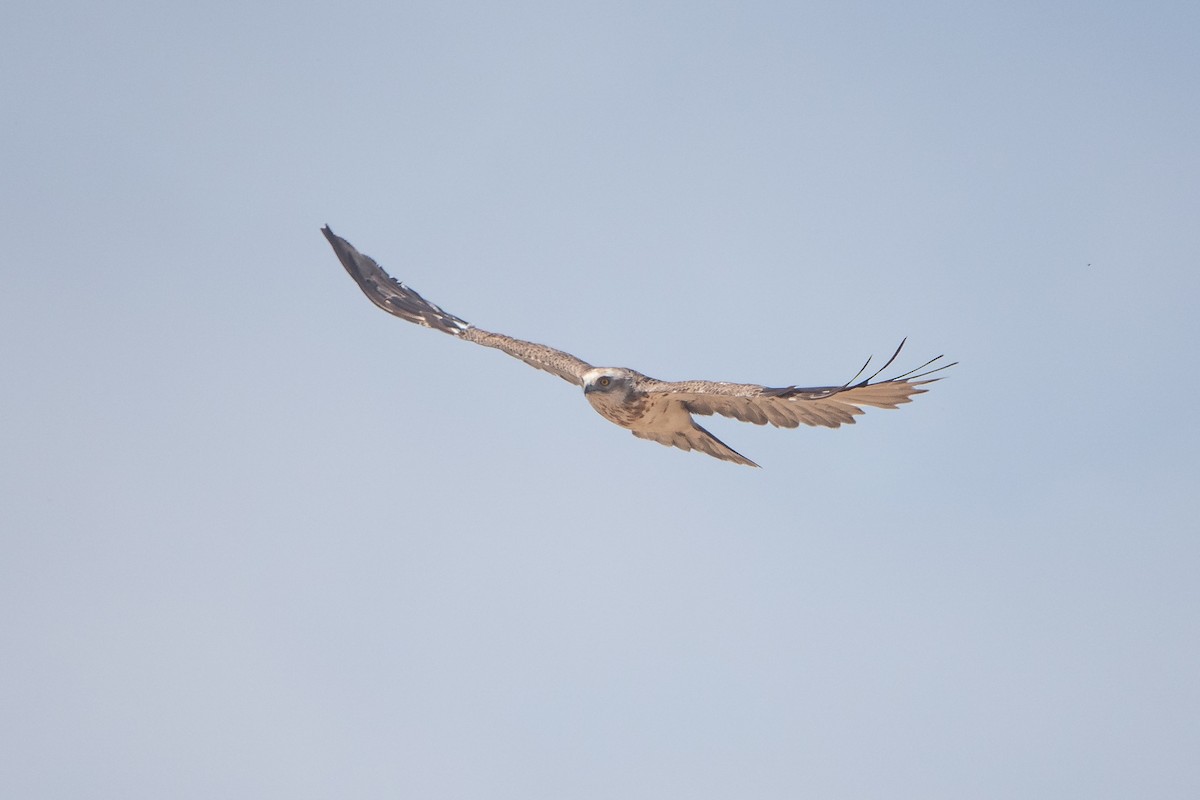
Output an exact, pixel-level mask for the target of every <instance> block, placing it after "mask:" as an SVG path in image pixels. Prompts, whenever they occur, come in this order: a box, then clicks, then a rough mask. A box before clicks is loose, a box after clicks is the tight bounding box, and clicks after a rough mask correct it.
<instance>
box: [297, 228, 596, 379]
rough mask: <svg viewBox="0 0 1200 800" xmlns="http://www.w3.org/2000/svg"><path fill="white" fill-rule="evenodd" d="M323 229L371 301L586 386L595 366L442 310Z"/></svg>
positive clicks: (399, 314)
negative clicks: (586, 376) (586, 380)
mask: <svg viewBox="0 0 1200 800" xmlns="http://www.w3.org/2000/svg"><path fill="white" fill-rule="evenodd" d="M321 232H322V233H323V234H325V238H326V239H328V240H329V244H330V245H332V246H333V252H335V253H337V257H338V259H339V260H340V261H341V262H342V266H343V267H345V268H346V272H348V273H350V277H351V278H353V279H354V282H355V283H357V284H358V288H360V289H362V290H363V294H365V295H366V296H367V297H368V298H369V299H370V301H371V302H372V303H374V304H375V305H377V306H379V307H380V308H382V309H383V310H384V311H386V312H388V313H389V314H394V315H396V316H397V317H400V319H403V320H408V321H409V322H413V323H416V324H417V325H422V326H424V327H426V328H433V329H434V330H438V331H441V332H442V333H448V334H450V335H451V336H457V337H459V338H460V339H465V340H467V341H468V342H474V343H475V344H481V345H483V346H484V347H495V348H496V349H497V350H502V351H504V352H505V353H508V354H509V355H510V356H513V357H514V358H519V359H521V360H522V361H524V362H525V363H526V364H528V365H529V366H531V367H537V368H538V369H543V370H545V371H546V372H550V373H552V374H554V375H557V376H558V377H560V378H562V379H563V380H565V381H570V382H571V383H574V384H575V385H577V386H582V385H583V373H585V372H587V371H588V370H589V369H591V368H592V365H591V364H588V363H587V362H585V361H581V360H580V359H578V358H576V357H575V356H573V355H571V354H570V353H564V352H563V351H562V350H555V349H554V348H553V347H547V346H546V345H544V344H536V343H534V342H526V341H523V340H521V339H514V338H512V337H511V336H505V335H504V334H502V333H492V332H491V331H485V330H483V329H481V328H477V327H475V326H474V325H472V324H471V323H469V322H467V321H465V320H463V319H460V318H458V317H456V316H454V315H453V314H451V313H449V312H447V311H443V310H442V309H441V308H438V307H437V306H435V305H434V304H433V303H431V302H429V301H428V300H426V299H425V298H424V297H421V295H419V294H417V292H416V291H414V290H413V289H412V288H410V287H408V286H405V285H404V284H403V283H401V282H400V281H398V280H396V279H395V278H393V277H392V276H391V275H388V274H387V273H386V272H384V271H383V267H381V266H379V264H377V263H375V259H373V258H371V257H370V256H366V255H363V254H362V253H360V252H358V250H356V249H354V245H352V244H350V243H349V242H347V241H346V240H345V239H343V238H342V237H340V236H338V235H337V234H335V233H334V232H333V231H332V230H330V229H329V226H328V225H326V226H325V227H324V228H322V229H321Z"/></svg>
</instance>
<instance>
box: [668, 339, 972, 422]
mask: <svg viewBox="0 0 1200 800" xmlns="http://www.w3.org/2000/svg"><path fill="white" fill-rule="evenodd" d="M903 347H904V342H903V341H902V342H900V347H897V348H896V352H895V353H894V354H893V355H892V357H891V358H890V359H888V361H887V363H886V364H884V365H883V366H882V367H881V368H880V369H879V370H877V371H876V372H875V373H874V374H872V375H871V376H870V377H869V378H866V379H865V380H862V381H859V382H858V383H855V381H858V378H859V377H860V376H861V375H862V374H863V372H865V371H866V369H867V365H869V364H870V363H871V362H870V359H868V360H867V364H864V365H863V368H862V369H861V370H859V371H858V375H855V376H854V377H853V378H851V379H850V381H848V382H847V383H845V384H843V385H841V386H815V387H808V388H798V387H795V386H786V387H783V388H778V389H772V388H769V387H766V386H758V385H755V384H749V383H717V382H714V381H681V382H678V383H666V382H655V384H654V385H653V386H652V387H650V388H649V393H650V395H651V397H652V398H654V399H653V402H654V403H656V404H659V403H662V404H665V403H676V402H677V403H681V404H682V406H683V407H684V408H686V409H687V410H688V411H689V412H691V413H693V414H706V415H707V414H721V415H722V416H726V417H732V418H733V419H738V420H741V421H742V422H753V423H754V424H755V425H765V424H767V423H768V422H769V423H770V424H772V425H774V426H776V427H779V428H795V427H797V426H798V425H801V424H804V425H813V426H817V425H820V426H823V427H826V428H837V427H840V426H842V425H853V424H854V418H855V416H857V415H859V414H862V413H863V407H864V406H873V407H875V408H896V407H897V406H899V405H901V404H903V403H909V402H912V398H913V395H917V394H921V393H922V392H925V391H928V390H927V389H924V388H922V387H923V386H925V385H926V384H929V383H933V382H934V381H937V380H939V378H930V377H929V376H930V375H932V374H934V373H935V372H940V371H942V370H944V369H949V368H950V367H953V366H954V364H957V363H958V362H954V363H953V364H944V365H941V366H937V367H933V368H932V369H929V367H932V366H933V365H934V364H935V363H936V362H938V361H939V360H941V358H942V356H938V357H937V358H933V359H930V360H929V361H927V362H925V363H924V364H922V365H921V366H919V367H917V368H916V369H914V370H910V371H908V372H906V373H904V374H902V375H897V376H896V377H894V378H888V379H886V380H881V381H876V382H872V381H875V379H876V378H877V377H878V376H879V374H880V373H882V372H883V371H884V370H885V369H887V368H888V367H889V366H890V365H891V363H892V362H893V361H895V360H896V356H898V355H900V350H901V349H902V348H903Z"/></svg>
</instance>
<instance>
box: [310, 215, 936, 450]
mask: <svg viewBox="0 0 1200 800" xmlns="http://www.w3.org/2000/svg"><path fill="white" fill-rule="evenodd" d="M321 230H322V233H324V234H325V238H326V239H328V240H329V243H330V245H332V246H333V250H334V252H335V253H336V254H337V256H338V259H339V260H340V261H341V262H342V266H344V267H345V268H346V272H348V273H350V277H352V278H353V279H354V281H355V282H356V283H357V284H358V285H359V288H361V289H362V290H363V293H364V294H366V295H367V297H368V298H370V300H371V302H373V303H374V304H375V305H377V306H379V307H380V308H382V309H383V310H384V311H387V312H388V313H389V314H394V315H395V316H397V317H400V318H401V319H405V320H408V321H409V322H413V323H416V324H417V325H423V326H425V327H427V328H433V329H434V330H439V331H441V332H442V333H448V334H450V335H451V336H457V337H458V338H460V339H465V340H466V341H468V342H474V343H475V344H481V345H483V346H485V347H494V348H496V349H497V350H502V351H503V352H505V353H508V354H509V355H510V356H513V357H514V358H519V359H521V360H522V361H524V362H525V363H526V364H529V365H530V366H532V367H536V368H538V369H542V370H545V371H547V372H550V373H552V374H554V375H557V376H558V377H560V378H562V379H563V380H565V381H569V382H571V383H573V384H575V385H577V386H582V387H583V391H584V396H585V397H586V398H587V400H588V402H589V403H591V405H592V407H593V408H595V409H596V411H597V412H599V413H600V415H601V416H603V417H604V418H605V419H607V420H609V421H610V422H613V423H615V424H617V425H620V426H621V427H623V428H627V429H629V430H630V431H632V433H633V435H634V436H637V437H639V438H642V439H649V440H650V441H654V442H658V443H660V444H664V445H667V446H670V447H678V448H680V449H682V450H697V451H699V452H701V453H706V454H708V455H710V456H713V457H714V458H719V459H722V460H725V461H732V462H734V463H736V464H745V465H747V466H751V467H757V466H758V465H757V464H755V463H754V462H753V461H751V460H750V459H748V458H746V457H745V456H743V455H742V454H741V453H738V452H737V451H736V450H733V449H732V448H731V447H729V446H728V445H726V444H725V443H724V442H722V441H721V440H720V439H718V438H717V437H715V436H713V435H712V434H711V433H709V432H708V431H706V430H705V429H704V428H702V427H700V426H699V425H697V424H696V422H695V420H694V419H692V415H693V414H700V415H711V414H720V415H722V416H726V417H731V418H733V419H737V420H741V421H743V422H752V423H754V424H756V425H766V424H771V425H774V426H776V427H779V428H795V427H798V426H799V425H814V426H817V425H819V426H823V427H827V428H837V427H840V426H841V425H853V424H854V418H855V416H857V415H859V414H862V413H863V406H873V407H875V408H896V407H898V406H900V405H901V404H903V403H908V402H911V401H912V398H913V396H914V395H917V394H921V393H922V392H925V391H927V390H926V389H924V388H922V387H923V386H925V385H926V384H930V383H933V382H934V381H937V380H939V378H930V377H929V376H930V375H932V374H934V373H935V372H940V371H941V370H944V369H948V368H950V367H952V366H954V364H953V363H952V364H944V365H940V366H937V367H933V364H934V363H936V362H938V361H940V360H941V359H942V356H937V357H936V358H932V359H930V360H929V361H926V362H925V363H924V364H922V365H921V366H920V367H917V368H916V369H914V370H909V371H908V372H906V373H904V374H902V375H897V376H895V377H893V378H888V379H885V380H880V381H877V382H874V383H872V381H875V379H876V378H877V377H878V376H879V375H880V374H881V373H882V372H883V371H884V370H885V369H887V368H888V367H889V366H891V364H892V362H893V361H895V360H896V356H898V355H899V354H900V350H901V349H902V348H903V347H904V342H903V341H901V342H900V347H897V348H896V352H895V353H894V354H893V355H892V357H891V358H890V359H888V361H887V363H885V364H884V365H883V366H882V367H881V368H879V369H878V370H876V371H875V372H874V373H873V374H872V375H870V376H869V377H867V378H865V379H863V380H861V381H859V380H858V379H859V378H860V377H861V376H862V374H863V373H864V372H866V369H867V365H868V364H870V359H868V361H867V364H864V365H863V368H862V369H860V370H859V371H858V374H857V375H855V376H854V377H853V378H851V379H850V380H849V381H847V382H846V383H845V384H842V385H840V386H817V387H809V388H797V387H795V386H786V387H782V388H770V387H767V386H759V385H757V384H750V383H720V382H716V381H679V382H674V383H671V382H667V381H660V380H656V379H654V378H650V377H648V376H646V375H643V374H642V373H640V372H636V371H634V370H631V369H625V368H623V367H600V368H597V367H593V366H592V365H591V364H588V363H587V362H586V361H582V360H580V359H578V358H576V357H575V356H573V355H571V354H570V353H564V352H563V351H561V350H556V349H554V348H553V347H547V346H546V345H544V344H536V343H534V342H527V341H524V340H522V339H514V338H512V337H511V336H505V335H504V334H501V333H492V332H491V331H485V330H483V329H482V328H477V327H475V326H474V325H471V324H470V323H469V322H466V321H465V320H462V319H460V318H459V317H456V316H454V315H453V314H450V313H448V312H446V311H443V310H442V309H441V308H439V307H438V306H436V305H434V304H433V303H430V302H429V301H428V300H426V299H425V298H423V297H421V295H419V294H417V292H415V291H414V290H413V289H411V288H409V287H408V286H405V285H404V284H403V283H401V282H399V281H397V280H396V279H395V278H393V277H391V276H390V275H388V274H387V273H386V272H384V271H383V268H382V267H380V266H379V265H378V264H377V263H375V260H374V259H372V258H371V257H369V256H366V255H363V254H362V253H360V252H358V250H356V249H354V246H353V245H351V244H350V243H349V242H347V241H346V240H345V239H343V238H341V237H340V236H337V235H336V234H335V233H334V232H333V231H332V230H330V229H329V227H328V226H326V227H324V228H322V229H321ZM954 363H957V362H954ZM930 367H933V368H932V369H931V368H930Z"/></svg>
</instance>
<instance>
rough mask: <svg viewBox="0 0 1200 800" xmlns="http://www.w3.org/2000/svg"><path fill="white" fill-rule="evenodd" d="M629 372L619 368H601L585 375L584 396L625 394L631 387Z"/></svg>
mask: <svg viewBox="0 0 1200 800" xmlns="http://www.w3.org/2000/svg"><path fill="white" fill-rule="evenodd" d="M629 378H630V375H629V372H628V371H627V370H623V369H620V368H618V367H600V368H598V369H589V370H588V371H587V372H585V373H583V391H584V394H592V393H594V392H600V393H607V392H612V391H614V390H620V391H621V392H624V390H625V389H627V388H628V387H629Z"/></svg>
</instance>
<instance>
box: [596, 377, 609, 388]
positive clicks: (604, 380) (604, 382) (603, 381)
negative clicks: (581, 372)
mask: <svg viewBox="0 0 1200 800" xmlns="http://www.w3.org/2000/svg"><path fill="white" fill-rule="evenodd" d="M596 383H598V384H599V385H601V386H608V385H609V384H610V383H612V378H607V377H606V378H601V379H600V380H598V381H596Z"/></svg>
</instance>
